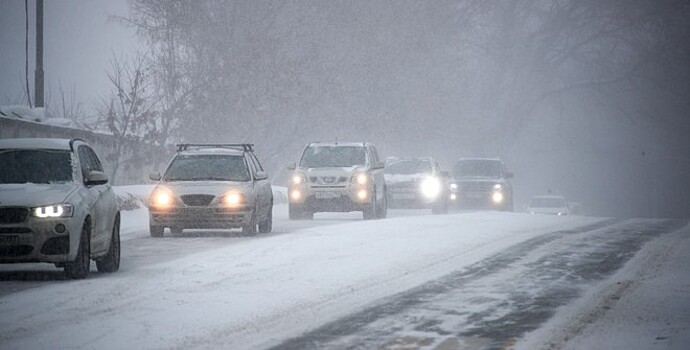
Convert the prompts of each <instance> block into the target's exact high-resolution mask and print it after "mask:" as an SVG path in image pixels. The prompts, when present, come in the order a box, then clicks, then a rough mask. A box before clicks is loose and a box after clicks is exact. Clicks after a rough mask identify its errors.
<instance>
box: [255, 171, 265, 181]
mask: <svg viewBox="0 0 690 350" xmlns="http://www.w3.org/2000/svg"><path fill="white" fill-rule="evenodd" d="M256 179H257V180H266V179H268V174H266V172H265V171H257V172H256Z"/></svg>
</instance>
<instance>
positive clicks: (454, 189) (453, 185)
mask: <svg viewBox="0 0 690 350" xmlns="http://www.w3.org/2000/svg"><path fill="white" fill-rule="evenodd" d="M450 189H451V190H452V191H457V190H458V185H457V184H450Z"/></svg>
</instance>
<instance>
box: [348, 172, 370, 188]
mask: <svg viewBox="0 0 690 350" xmlns="http://www.w3.org/2000/svg"><path fill="white" fill-rule="evenodd" d="M352 182H354V183H356V184H358V185H366V184H367V183H369V174H367V173H357V174H355V175H354V176H353V177H352Z"/></svg>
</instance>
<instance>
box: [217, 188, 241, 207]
mask: <svg viewBox="0 0 690 350" xmlns="http://www.w3.org/2000/svg"><path fill="white" fill-rule="evenodd" d="M221 202H223V204H225V205H226V206H229V207H231V208H234V207H239V206H240V205H243V204H244V203H245V199H244V194H242V193H240V192H237V191H230V192H227V193H225V194H224V195H223V197H222V198H221Z"/></svg>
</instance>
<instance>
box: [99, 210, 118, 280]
mask: <svg viewBox="0 0 690 350" xmlns="http://www.w3.org/2000/svg"><path fill="white" fill-rule="evenodd" d="M110 240H111V241H110V249H108V254H106V255H105V256H104V257H103V258H101V259H98V260H96V268H97V269H98V271H99V272H115V271H117V270H118V269H119V268H120V214H117V216H116V217H115V222H114V223H113V235H112V237H111V238H110Z"/></svg>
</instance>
